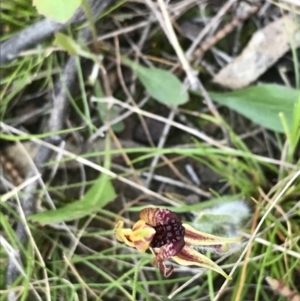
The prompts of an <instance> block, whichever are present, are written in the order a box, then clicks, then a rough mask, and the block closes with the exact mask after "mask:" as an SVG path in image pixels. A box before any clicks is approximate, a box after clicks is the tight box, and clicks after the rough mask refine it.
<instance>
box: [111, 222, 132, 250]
mask: <svg viewBox="0 0 300 301" xmlns="http://www.w3.org/2000/svg"><path fill="white" fill-rule="evenodd" d="M123 226H124V221H122V220H119V221H118V223H117V225H116V227H115V232H114V235H115V237H116V239H117V240H119V241H122V242H125V244H126V245H128V246H130V247H134V243H133V242H132V241H131V240H130V234H131V233H132V230H131V229H123Z"/></svg>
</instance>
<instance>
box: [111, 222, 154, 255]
mask: <svg viewBox="0 0 300 301" xmlns="http://www.w3.org/2000/svg"><path fill="white" fill-rule="evenodd" d="M123 226H124V221H122V220H120V221H119V222H118V223H117V225H116V227H115V237H116V239H117V240H119V241H122V242H124V243H125V244H127V245H128V246H130V247H135V248H137V250H138V251H140V252H142V253H144V252H145V251H146V250H147V249H148V248H149V245H150V243H151V241H152V238H153V236H154V235H155V229H154V228H153V227H151V226H149V225H147V224H146V222H145V221H142V220H139V221H137V222H136V223H135V224H134V225H133V228H132V230H131V229H123Z"/></svg>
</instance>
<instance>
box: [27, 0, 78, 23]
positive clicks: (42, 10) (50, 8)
mask: <svg viewBox="0 0 300 301" xmlns="http://www.w3.org/2000/svg"><path fill="white" fill-rule="evenodd" d="M81 1H82V0H67V1H63V0H33V1H32V3H33V6H35V7H36V9H37V11H38V12H39V14H41V15H44V16H45V17H46V18H49V19H51V20H54V21H57V22H60V23H66V22H67V21H69V20H70V19H71V18H72V16H73V15H74V13H75V11H76V10H77V9H78V8H79V6H80V4H81Z"/></svg>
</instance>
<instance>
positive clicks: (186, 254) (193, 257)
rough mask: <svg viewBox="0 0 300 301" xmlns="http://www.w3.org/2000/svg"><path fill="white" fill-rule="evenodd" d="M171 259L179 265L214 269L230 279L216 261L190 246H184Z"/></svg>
mask: <svg viewBox="0 0 300 301" xmlns="http://www.w3.org/2000/svg"><path fill="white" fill-rule="evenodd" d="M172 259H173V260H174V261H176V262H177V263H178V264H180V265H185V266H188V265H196V266H199V267H202V268H206V269H210V270H213V271H216V272H218V273H220V274H221V275H223V276H224V277H225V278H227V279H231V278H230V277H229V276H228V275H227V274H226V273H225V272H224V271H223V270H222V269H221V268H220V267H219V266H218V265H217V264H216V263H214V262H213V261H212V260H210V259H209V258H208V257H206V256H204V255H202V254H201V253H198V252H197V251H196V250H194V249H192V248H190V247H187V246H185V247H184V248H183V249H182V250H181V251H180V252H179V253H178V254H177V255H176V256H173V257H172Z"/></svg>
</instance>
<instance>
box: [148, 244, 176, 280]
mask: <svg viewBox="0 0 300 301" xmlns="http://www.w3.org/2000/svg"><path fill="white" fill-rule="evenodd" d="M165 248H167V246H165ZM150 250H151V252H152V253H153V254H154V255H155V258H154V259H153V260H152V264H153V265H158V268H159V270H160V272H161V273H162V274H163V275H164V277H169V276H170V275H171V274H172V272H173V270H174V267H173V265H169V267H166V264H165V261H164V260H166V259H167V258H169V256H167V257H164V256H162V254H163V251H162V248H154V249H152V248H150Z"/></svg>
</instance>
